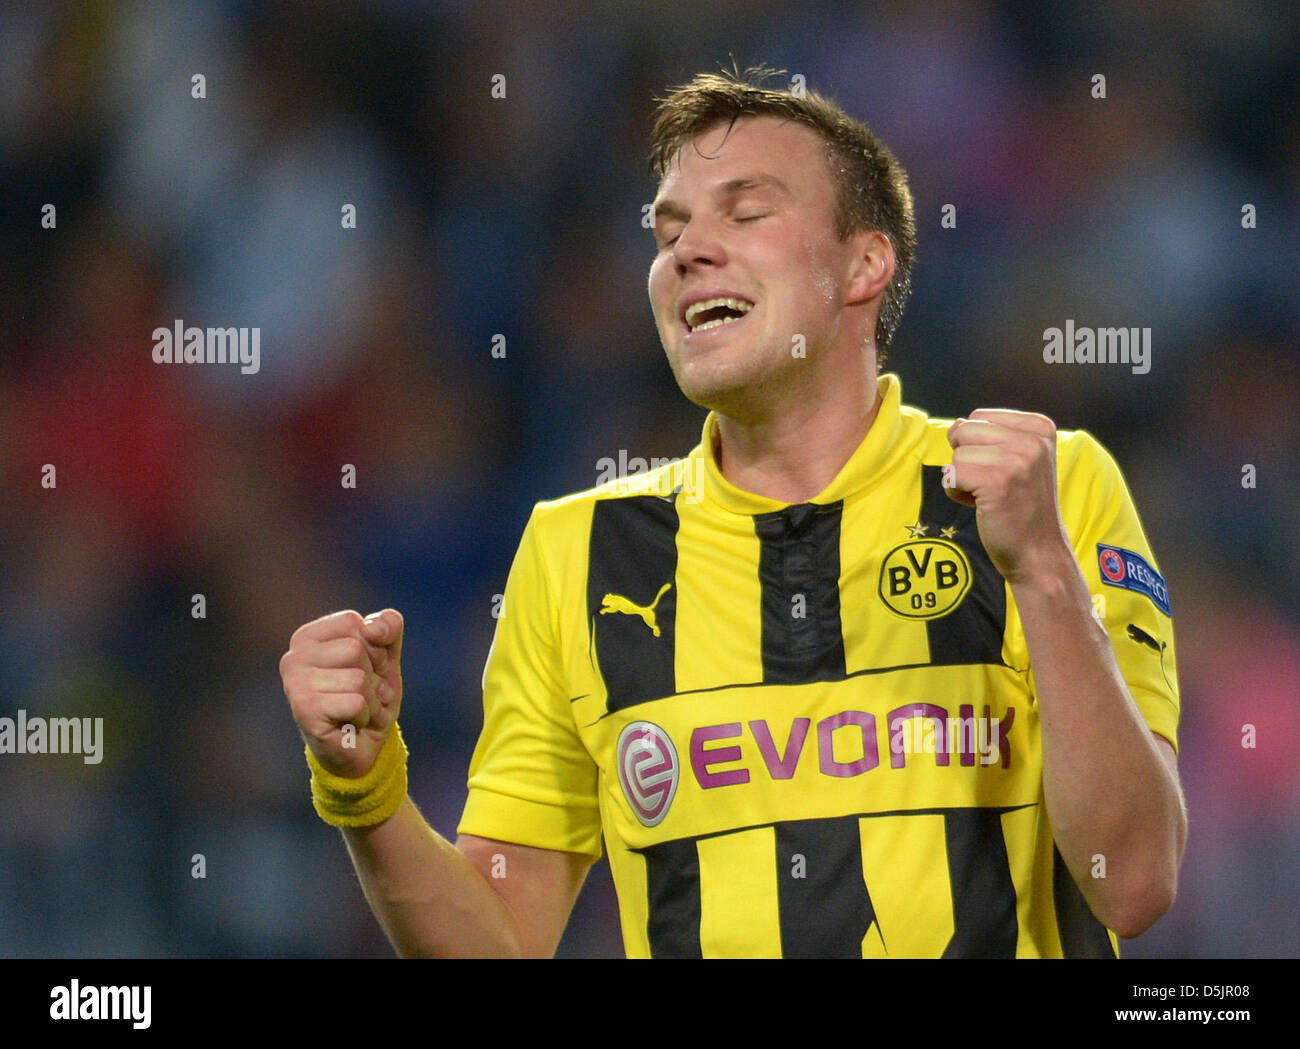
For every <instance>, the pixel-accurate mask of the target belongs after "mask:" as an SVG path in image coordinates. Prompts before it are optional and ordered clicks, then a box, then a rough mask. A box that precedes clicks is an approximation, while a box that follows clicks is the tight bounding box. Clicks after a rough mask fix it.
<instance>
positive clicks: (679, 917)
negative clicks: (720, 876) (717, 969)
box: [641, 838, 704, 958]
mask: <svg viewBox="0 0 1300 1049" xmlns="http://www.w3.org/2000/svg"><path fill="white" fill-rule="evenodd" d="M641 851H642V855H644V856H645V875H646V894H647V901H646V902H647V909H646V914H647V917H646V939H647V940H648V941H649V942H650V957H651V958H702V957H704V951H703V949H702V948H701V947H700V854H699V850H698V849H697V848H696V846H695V839H694V838H681V839H678V840H677V841H665V842H660V843H659V844H658V845H651V846H649V847H648V848H646V849H643V850H641Z"/></svg>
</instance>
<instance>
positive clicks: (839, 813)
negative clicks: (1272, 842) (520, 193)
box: [281, 75, 1186, 958]
mask: <svg viewBox="0 0 1300 1049" xmlns="http://www.w3.org/2000/svg"><path fill="white" fill-rule="evenodd" d="M652 157H653V163H654V170H655V172H656V174H657V176H658V178H659V185H658V193H657V196H656V199H655V202H654V215H655V223H654V237H655V245H656V254H655V257H654V262H653V264H652V266H651V269H650V278H649V293H650V301H651V305H652V307H653V312H654V317H655V323H656V325H657V327H658V330H659V335H660V338H661V340H662V342H663V346H664V350H665V351H666V353H667V356H668V361H669V364H670V365H671V367H672V371H673V374H674V376H675V377H676V379H677V382H678V384H679V385H680V386H681V389H682V392H683V393H684V394H685V395H686V396H687V397H688V398H689V399H690V400H691V401H693V402H694V403H696V404H699V405H701V406H702V407H704V408H706V409H708V415H707V417H706V419H705V421H704V425H703V432H702V435H701V441H700V444H699V445H698V446H697V447H696V448H695V449H694V450H693V451H692V452H691V453H690V454H689V456H687V457H686V458H685V459H684V460H681V461H678V462H674V463H670V464H668V465H666V466H663V467H660V468H659V469H657V470H653V471H651V472H649V473H645V474H641V475H637V476H636V477H633V478H624V479H620V480H615V481H611V482H609V483H607V484H605V485H602V486H600V487H597V488H595V489H593V490H591V491H586V492H581V493H578V494H576V495H571V496H568V497H566V498H562V499H557V500H554V501H550V502H542V503H539V504H537V506H536V507H535V509H534V511H533V513H532V515H531V517H530V519H529V521H528V524H527V526H526V528H525V529H524V532H523V537H522V540H521V542H520V545H519V549H518V552H517V554H516V556H515V559H514V563H513V566H512V568H511V570H510V575H509V579H508V582H507V584H506V589H505V603H504V608H503V612H502V615H501V618H500V619H499V621H498V624H497V632H496V635H495V638H494V640H493V644H492V648H491V650H490V653H489V655H488V659H487V665H486V668H485V672H484V678H483V693H484V695H483V703H484V726H483V732H482V735H481V737H480V739H479V742H478V746H477V748H476V750H475V753H474V757H473V760H472V762H471V765H470V770H469V798H468V801H467V803H466V806H465V811H464V815H463V817H462V820H461V823H460V826H459V836H458V838H457V840H456V842H455V844H452V843H451V842H449V841H447V840H445V839H444V838H442V837H441V836H439V835H438V834H436V833H435V832H434V831H433V830H432V829H430V828H429V826H428V825H427V823H426V822H425V821H424V819H423V818H422V817H421V815H420V813H419V812H418V811H417V810H416V807H415V805H414V804H413V803H412V802H411V800H410V799H409V797H408V796H407V794H406V779H405V759H406V751H405V748H404V744H403V742H402V740H401V737H400V735H399V733H398V731H397V724H396V719H397V715H398V711H399V708H400V704H401V701H402V681H401V671H400V657H401V644H402V628H403V623H402V618H401V616H400V615H399V614H398V613H397V612H396V611H394V610H392V609H386V610H384V611H383V612H380V613H376V614H374V615H371V616H368V617H366V618H365V619H364V620H363V619H362V617H361V616H360V615H358V614H357V613H356V612H352V611H348V612H340V613H336V614H334V615H331V616H326V617H325V618H323V619H319V620H316V621H315V622H313V623H309V624H307V625H306V626H304V627H302V628H301V629H299V630H298V631H297V632H296V633H295V634H294V637H293V639H292V641H291V642H290V650H289V652H288V653H286V655H285V657H284V659H283V660H282V662H281V672H282V674H283V677H284V684H285V691H286V694H287V696H288V698H289V702H290V705H291V707H292V710H293V713H294V716H295V718H296V720H297V722H298V725H299V726H300V728H301V731H302V733H303V736H304V738H305V741H306V745H307V756H308V762H309V764H310V766H311V769H312V789H313V796H314V800H315V804H316V807H317V811H318V812H319V813H320V814H321V815H322V817H324V818H325V819H326V820H327V821H329V822H331V823H333V824H335V825H338V826H341V827H343V828H344V836H345V838H346V841H347V845H348V848H349V850H350V852H351V855H352V858H353V861H354V863H355V865H356V868H357V871H358V873H359V874H360V877H361V882H362V886H363V888H364V890H365V893H366V896H367V898H368V900H369V902H370V904H371V906H372V908H373V909H374V912H375V914H376V915H377V917H378V919H379V921H380V922H381V924H382V925H383V927H384V929H385V931H386V932H387V934H388V936H389V938H390V939H391V941H392V943H393V944H394V946H395V947H396V949H397V951H398V953H399V954H402V955H424V954H430V955H458V956H463V955H520V954H522V955H532V956H549V955H552V954H553V953H554V952H555V949H556V947H557V945H558V944H559V942H560V937H561V934H562V932H563V930H564V926H565V923H566V921H567V919H568V916H569V913H570V910H571V909H572V906H573V902H574V900H575V898H576V896H577V894H578V891H579V888H580V887H581V885H582V882H583V879H584V877H585V874H586V872H587V870H588V868H589V866H590V864H591V863H592V862H593V861H594V860H595V859H596V858H597V857H598V856H599V855H600V854H601V850H602V837H603V848H604V849H605V850H606V851H607V852H608V855H609V860H610V866H611V869H612V872H613V877H614V883H615V886H616V889H617V892H618V897H619V906H620V913H621V920H622V930H623V938H624V943H625V945H626V949H627V953H628V954H629V955H630V956H633V957H638V956H639V957H644V956H652V957H683V956H686V957H689V956H694V957H700V956H703V957H710V956H751V955H753V956H783V957H809V956H830V957H855V958H856V957H877V956H901V957H962V956H964V957H1036V956H1037V957H1043V956H1048V957H1051V956H1055V957H1060V956H1066V957H1080V956H1099V957H1114V956H1115V955H1116V954H1117V953H1118V940H1117V937H1131V936H1135V935H1137V934H1139V933H1141V932H1142V931H1143V930H1145V929H1146V928H1148V927H1149V926H1150V925H1151V924H1152V923H1153V922H1154V921H1155V920H1156V919H1157V918H1159V917H1160V915H1161V914H1163V913H1164V912H1165V911H1166V910H1167V909H1168V907H1169V906H1170V904H1171V903H1172V901H1173V899H1174V894H1175V891H1176V884H1177V872H1178V867H1179V863H1180V860H1181V856H1182V851H1183V844H1184V839H1185V836H1186V815H1185V810H1184V806H1183V801H1182V795H1181V790H1180V785H1179V779H1178V770H1177V759H1176V756H1175V755H1176V752H1175V745H1176V738H1177V737H1176V733H1177V724H1178V713H1179V696H1178V687H1177V670H1176V665H1175V658H1174V644H1173V629H1172V623H1171V619H1170V605H1169V597H1168V591H1167V589H1166V587H1165V583H1164V580H1163V579H1162V578H1161V575H1160V573H1159V569H1158V566H1157V564H1156V562H1155V559H1154V558H1153V556H1152V553H1151V550H1150V547H1149V546H1148V543H1147V540H1146V537H1145V535H1144V534H1143V531H1142V526H1141V524H1140V523H1139V520H1138V516H1137V513H1136V511H1135V509H1134V505H1133V502H1132V499H1131V498H1130V495H1129V492H1128V490H1127V488H1126V486H1125V483H1124V480H1123V478H1122V476H1121V474H1120V471H1119V469H1118V468H1117V466H1116V465H1115V463H1114V461H1113V460H1112V458H1111V457H1110V456H1109V454H1108V453H1107V452H1106V451H1105V450H1104V449H1103V448H1102V447H1101V446H1100V445H1099V444H1098V442H1097V441H1096V440H1095V439H1094V438H1092V437H1091V436H1090V435H1088V434H1087V433H1085V432H1083V431H1074V432H1068V431H1057V429H1056V428H1055V426H1054V425H1053V423H1052V421H1051V420H1050V419H1047V418H1045V417H1043V416H1041V415H1035V414H1029V413H1024V412H1019V411H1005V410H987V409H980V410H977V411H973V412H971V413H970V415H969V416H967V417H966V418H961V419H957V420H955V421H951V420H937V419H930V418H928V417H927V416H926V415H925V414H924V413H922V412H921V411H918V410H917V409H915V408H911V407H908V406H906V405H904V403H903V400H902V389H901V384H900V381H899V378H898V377H897V376H896V375H893V374H881V372H880V367H879V361H880V359H881V358H882V356H883V354H884V352H885V351H886V350H887V348H888V346H889V343H890V341H891V339H892V338H893V335H894V332H895V330H896V329H897V326H898V322H899V318H900V314H901V311H902V307H903V303H904V301H905V299H906V296H907V292H908V288H909V275H910V270H911V265H912V258H913V251H914V245H915V228H914V221H913V215H912V202H911V196H910V193H909V190H908V188H907V182H906V176H905V174H904V172H903V170H902V169H901V168H900V166H899V165H898V163H897V161H896V160H895V158H894V157H893V156H892V154H891V153H890V152H889V151H888V150H887V149H886V148H885V147H884V146H883V145H882V144H881V143H880V142H879V141H878V140H877V139H876V138H875V137H874V136H873V135H872V133H871V132H870V131H869V130H868V129H866V128H865V127H863V126H862V125H860V124H859V123H857V122H855V121H853V120H852V119H850V118H849V117H848V116H846V115H845V114H844V113H843V112H842V111H841V110H840V109H839V108H838V107H837V106H836V105H835V104H834V103H832V102H830V101H829V100H826V99H824V98H822V97H819V96H817V95H816V94H813V93H809V94H807V96H806V97H796V96H795V95H793V94H792V93H790V92H786V91H778V90H773V89H769V88H766V87H764V86H762V78H758V79H757V80H754V79H746V78H742V77H740V76H734V77H732V76H717V75H702V76H699V77H696V78H695V79H694V80H693V81H692V82H691V83H689V84H687V85H685V86H683V87H680V88H678V89H677V90H676V91H674V92H673V93H671V94H670V96H669V97H667V98H666V99H664V100H661V104H660V107H659V111H658V115H657V119H656V122H655V126H654V131H653V149H652Z"/></svg>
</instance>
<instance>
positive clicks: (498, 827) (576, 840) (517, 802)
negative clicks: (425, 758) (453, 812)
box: [456, 787, 602, 859]
mask: <svg viewBox="0 0 1300 1049" xmlns="http://www.w3.org/2000/svg"><path fill="white" fill-rule="evenodd" d="M456 830H457V833H459V834H473V835H476V836H477V837H480V838H492V839H494V840H496V841H508V842H510V843H511V844H513V845H527V846H529V847H531V848H534V849H553V850H555V851H557V852H576V853H580V854H583V855H587V856H591V857H593V858H595V859H599V858H600V856H601V852H602V848H601V841H600V818H599V815H598V814H597V813H596V811H595V810H587V809H585V808H582V807H574V806H572V805H567V806H565V805H549V804H546V803H544V802H540V801H529V800H527V799H525V798H520V797H516V796H514V795H510V794H500V793H498V792H497V791H494V790H490V789H488V788H486V787H472V788H470V792H469V797H468V798H467V799H466V801H465V811H464V813H463V814H462V815H461V818H460V825H459V826H458V827H457V828H456Z"/></svg>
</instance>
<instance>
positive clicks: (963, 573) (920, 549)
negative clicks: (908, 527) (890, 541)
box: [880, 539, 971, 619]
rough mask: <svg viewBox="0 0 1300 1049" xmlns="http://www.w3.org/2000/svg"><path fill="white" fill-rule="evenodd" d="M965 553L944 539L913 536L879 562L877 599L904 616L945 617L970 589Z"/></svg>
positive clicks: (908, 617)
mask: <svg viewBox="0 0 1300 1049" xmlns="http://www.w3.org/2000/svg"><path fill="white" fill-rule="evenodd" d="M970 584H971V567H970V561H969V560H968V559H967V557H966V554H965V552H964V551H963V550H962V549H961V547H959V546H957V545H956V544H955V543H949V542H946V541H945V540H943V539H915V540H912V541H911V542H907V543H903V544H902V545H901V546H896V547H894V549H892V550H891V551H889V553H887V554H886V555H885V559H884V561H882V562H881V565H880V599H881V600H882V601H884V602H885V604H886V605H887V606H888V608H889V610H890V611H891V612H893V613H894V614H895V615H900V616H902V617H903V618H905V619H938V618H939V617H940V616H946V615H947V614H948V613H949V612H951V611H952V610H953V609H954V608H956V607H957V606H958V605H959V604H961V602H962V599H963V598H964V597H965V596H966V594H967V592H968V591H969V590H970Z"/></svg>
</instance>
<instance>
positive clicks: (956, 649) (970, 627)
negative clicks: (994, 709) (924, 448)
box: [919, 466, 1007, 666]
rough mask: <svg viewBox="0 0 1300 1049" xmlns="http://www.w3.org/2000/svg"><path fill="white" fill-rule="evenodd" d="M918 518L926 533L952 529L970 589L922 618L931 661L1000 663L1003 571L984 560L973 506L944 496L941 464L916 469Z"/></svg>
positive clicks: (1004, 626) (1004, 619) (985, 554)
mask: <svg viewBox="0 0 1300 1049" xmlns="http://www.w3.org/2000/svg"><path fill="white" fill-rule="evenodd" d="M921 471H922V477H921V514H920V518H919V520H920V522H921V523H922V524H923V525H926V526H927V527H928V531H927V534H928V535H938V534H939V531H940V529H942V528H949V527H955V528H956V529H957V534H956V536H955V537H954V538H953V539H952V540H951V542H955V543H956V544H957V545H958V546H960V547H961V548H962V550H964V551H965V552H966V556H967V557H968V558H969V559H970V563H971V570H972V572H973V574H974V579H973V580H972V581H971V588H970V593H968V594H967V595H966V597H965V599H964V600H963V601H962V603H961V604H960V605H958V606H957V607H956V608H955V609H953V610H952V611H951V612H950V613H949V614H948V615H946V616H941V617H940V618H938V619H929V620H926V624H925V626H926V632H927V633H928V634H929V639H930V665H931V666H952V665H955V664H964V663H998V664H1001V663H1002V635H1003V634H1004V633H1005V632H1006V629H1007V591H1006V585H1005V583H1004V582H1003V579H1002V573H1001V572H999V571H998V570H997V568H996V567H994V564H993V562H992V561H991V560H990V559H989V555H988V552H987V551H986V550H985V549H984V544H983V543H982V542H981V541H980V533H979V528H978V527H977V525H976V524H975V508H974V507H971V506H962V505H961V503H958V502H954V501H953V500H952V499H950V498H948V495H947V493H946V492H944V489H943V467H941V466H923V467H921Z"/></svg>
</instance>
